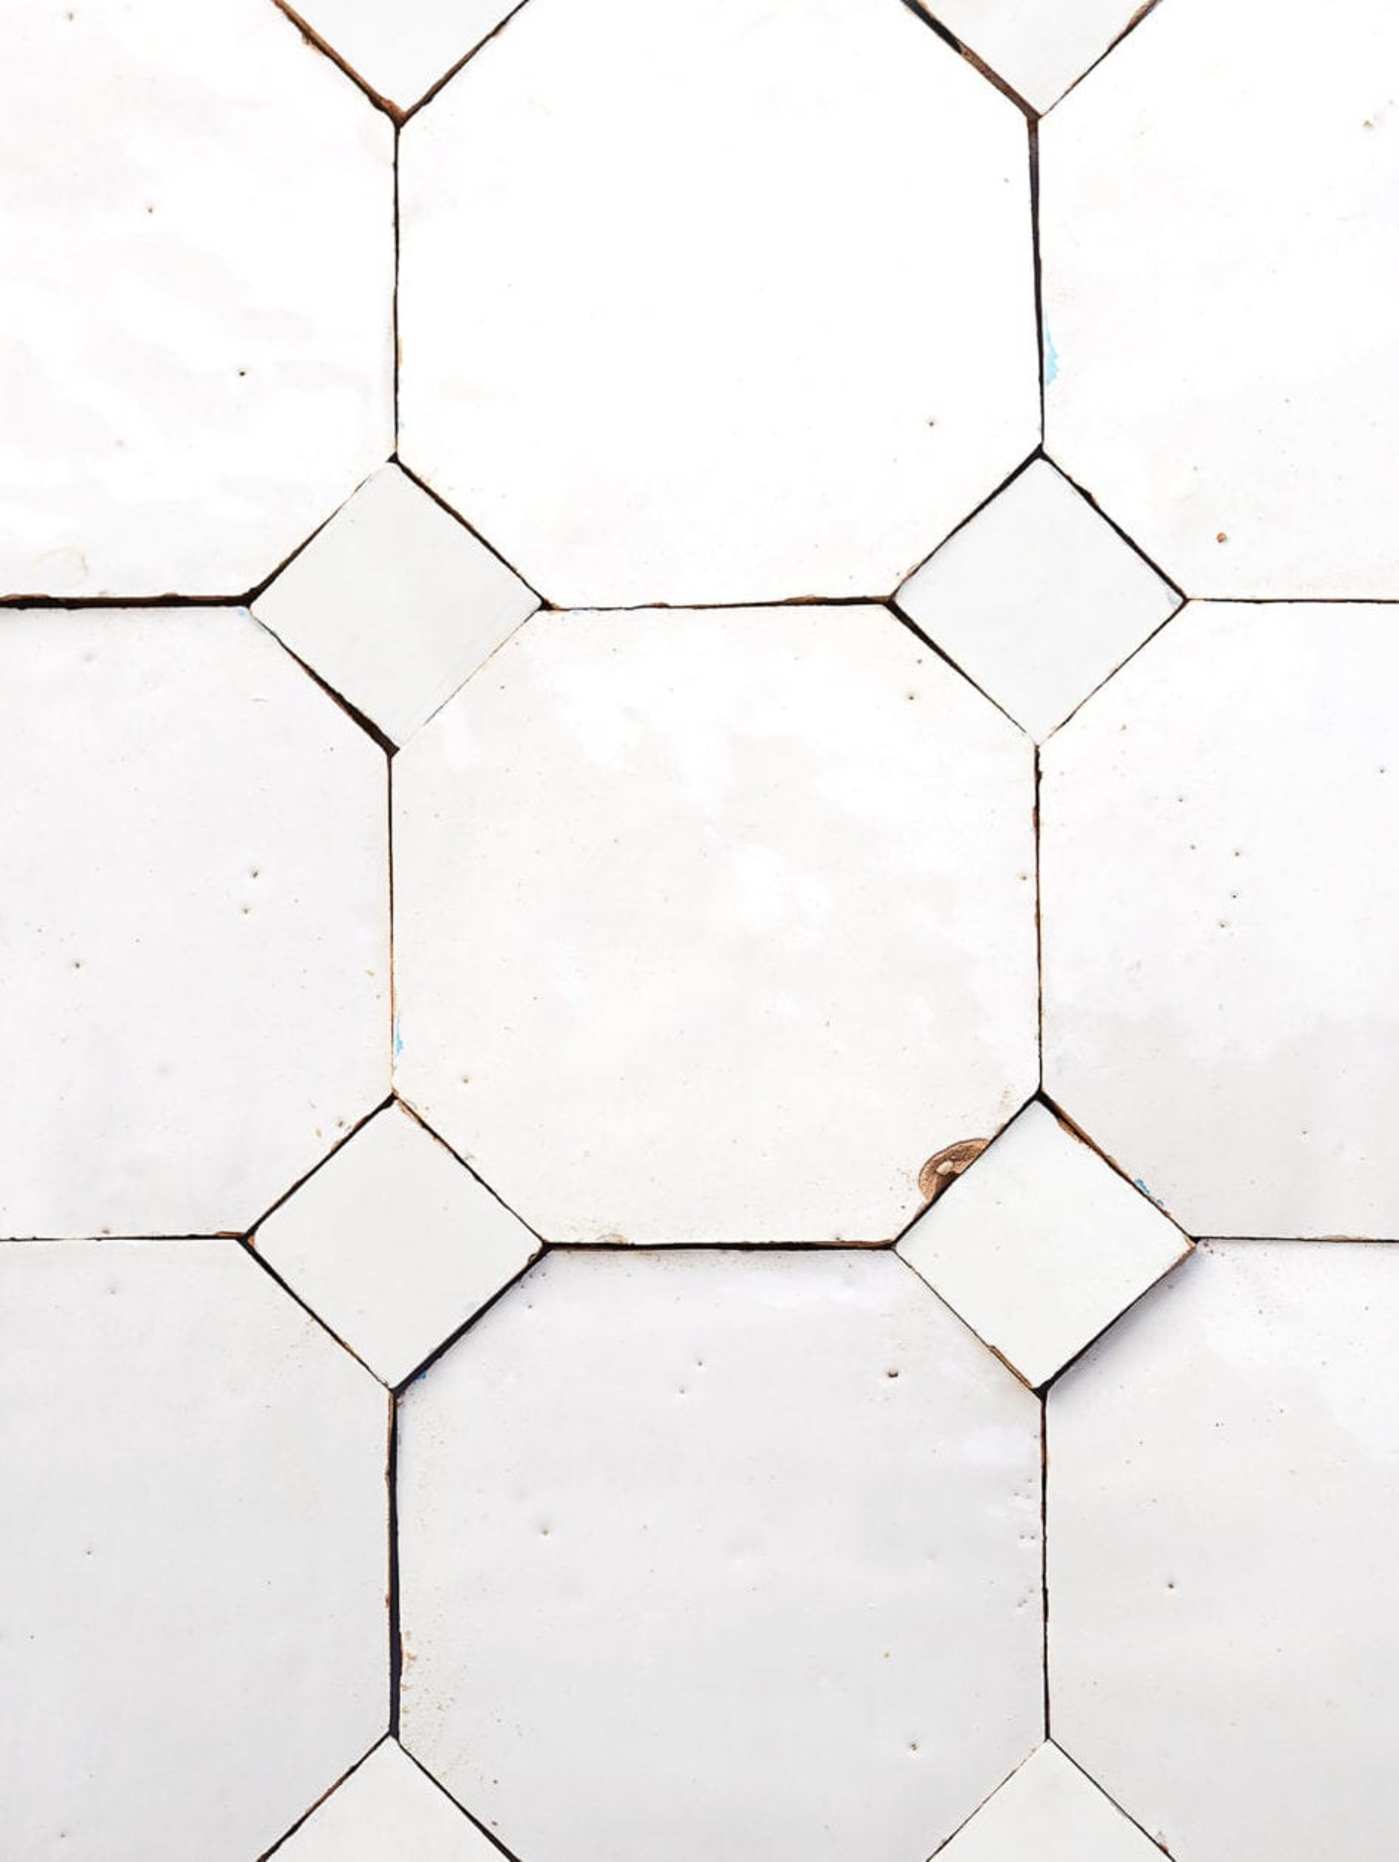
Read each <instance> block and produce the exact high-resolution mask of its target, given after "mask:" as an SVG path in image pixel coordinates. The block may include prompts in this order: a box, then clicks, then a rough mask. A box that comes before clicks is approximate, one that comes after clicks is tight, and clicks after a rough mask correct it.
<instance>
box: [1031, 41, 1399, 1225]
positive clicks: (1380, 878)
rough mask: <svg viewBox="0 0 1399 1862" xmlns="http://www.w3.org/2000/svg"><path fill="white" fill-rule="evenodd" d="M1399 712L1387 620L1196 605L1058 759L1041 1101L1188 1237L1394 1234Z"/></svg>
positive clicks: (1316, 607) (1052, 774) (1046, 906)
mask: <svg viewBox="0 0 1399 1862" xmlns="http://www.w3.org/2000/svg"><path fill="white" fill-rule="evenodd" d="M1153 17H1154V15H1153ZM1396 689H1399V627H1396V610H1395V609H1394V608H1392V607H1388V606H1373V607H1372V606H1367V605H1365V604H1362V603H1349V604H1336V605H1327V604H1322V603H1314V604H1307V603H1298V604H1286V603H1280V602H1279V603H1272V604H1268V605H1263V606H1255V605H1250V604H1239V605H1234V604H1231V603H1209V604H1204V603H1201V604H1198V605H1195V606H1192V607H1189V608H1187V609H1186V610H1185V611H1184V612H1183V613H1182V614H1180V615H1178V616H1177V617H1176V618H1175V620H1173V621H1172V622H1171V623H1170V625H1169V626H1168V627H1166V628H1165V629H1163V631H1162V632H1161V634H1160V635H1159V636H1158V637H1157V638H1156V639H1155V640H1153V641H1152V642H1151V643H1150V644H1149V645H1148V646H1147V647H1146V648H1145V649H1144V651H1143V652H1141V653H1140V654H1139V655H1138V656H1137V658H1136V659H1134V660H1133V661H1132V662H1131V664H1130V665H1128V666H1125V667H1124V668H1123V669H1122V671H1121V672H1120V673H1119V674H1118V675H1117V677H1116V678H1114V679H1112V680H1110V681H1109V683H1108V684H1107V685H1106V686H1104V687H1103V689H1102V691H1100V692H1098V693H1097V694H1096V695H1095V696H1094V697H1093V698H1092V699H1091V700H1090V701H1089V703H1088V704H1086V705H1085V706H1084V707H1083V709H1082V710H1081V711H1080V712H1079V713H1078V714H1077V716H1075V717H1074V718H1073V719H1072V720H1071V721H1070V723H1069V724H1068V725H1066V726H1065V728H1064V729H1063V730H1062V731H1059V732H1056V734H1055V735H1054V736H1053V737H1052V738H1051V739H1050V741H1049V743H1048V744H1047V745H1046V746H1045V750H1044V756H1043V780H1042V784H1041V792H1040V812H1041V825H1042V839H1041V862H1040V864H1041V887H1042V892H1041V907H1042V920H1043V932H1044V1083H1045V1090H1046V1091H1047V1092H1048V1093H1049V1094H1050V1095H1051V1097H1052V1098H1053V1099H1054V1100H1055V1101H1056V1102H1057V1103H1059V1104H1060V1105H1062V1106H1063V1107H1064V1108H1065V1110H1066V1111H1068V1113H1069V1114H1070V1115H1071V1117H1073V1118H1074V1119H1075V1120H1077V1121H1078V1123H1079V1124H1081V1125H1082V1126H1083V1129H1084V1130H1085V1131H1087V1132H1090V1133H1091V1134H1092V1136H1093V1139H1094V1142H1095V1143H1098V1144H1101V1145H1102V1147H1103V1149H1104V1150H1105V1151H1106V1152H1107V1153H1108V1154H1109V1156H1111V1157H1114V1158H1116V1159H1117V1160H1118V1162H1119V1163H1120V1164H1121V1165H1122V1166H1123V1168H1124V1169H1125V1170H1127V1171H1128V1172H1129V1174H1130V1175H1132V1176H1133V1177H1140V1178H1142V1179H1143V1180H1144V1182H1145V1183H1146V1184H1147V1186H1148V1188H1149V1191H1150V1194H1151V1195H1152V1196H1153V1197H1156V1198H1158V1199H1159V1200H1160V1201H1161V1202H1162V1203H1164V1205H1165V1206H1166V1208H1168V1209H1169V1210H1170V1211H1171V1213H1172V1215H1174V1216H1175V1217H1176V1218H1177V1219H1178V1220H1179V1221H1180V1223H1181V1225H1182V1226H1183V1227H1184V1228H1186V1229H1187V1230H1188V1231H1189V1232H1190V1233H1191V1234H1193V1235H1359V1236H1365V1235H1385V1236H1394V1235H1399V1172H1396V1170H1395V1166H1394V1133H1395V1130H1396V1128H1399V1068H1396V1065H1395V1053H1396V1043H1397V1042H1399V1007H1397V1006H1396V1005H1397V1004H1399V939H1396V936H1395V929H1394V927H1395V922H1396V919H1397V918H1399V865H1397V864H1396V862H1395V860H1394V859H1393V858H1392V857H1391V849H1392V848H1394V847H1395V846H1396V844H1399V747H1396V733H1395V720H1394V696H1393V695H1394V692H1395V690H1396Z"/></svg>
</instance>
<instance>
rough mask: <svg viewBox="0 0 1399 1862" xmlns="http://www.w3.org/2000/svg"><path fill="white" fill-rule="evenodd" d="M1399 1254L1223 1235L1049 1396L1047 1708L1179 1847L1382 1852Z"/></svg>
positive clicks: (1111, 1788) (1388, 1802)
mask: <svg viewBox="0 0 1399 1862" xmlns="http://www.w3.org/2000/svg"><path fill="white" fill-rule="evenodd" d="M1396 1355H1399V1253H1396V1252H1395V1251H1394V1250H1393V1249H1392V1248H1390V1247H1385V1246H1374V1245H1372V1246H1369V1247H1364V1246H1356V1245H1345V1244H1333V1245H1326V1244H1319V1243H1308V1242H1233V1243H1226V1244H1222V1245H1221V1244H1216V1243H1207V1244H1206V1245H1205V1246H1204V1247H1202V1248H1201V1249H1199V1250H1198V1251H1197V1253H1196V1255H1195V1258H1194V1259H1193V1260H1192V1261H1191V1262H1189V1263H1188V1264H1187V1265H1186V1266H1185V1267H1184V1268H1183V1269H1182V1270H1181V1272H1180V1273H1178V1274H1174V1275H1172V1277H1171V1278H1170V1279H1169V1280H1167V1281H1166V1282H1165V1283H1164V1285H1163V1286H1162V1287H1161V1288H1160V1289H1159V1290H1158V1291H1157V1292H1155V1293H1153V1294H1152V1295H1151V1296H1150V1297H1149V1298H1148V1299H1147V1300H1144V1301H1143V1302H1142V1304H1141V1305H1140V1306H1139V1307H1138V1308H1137V1309H1136V1311H1135V1312H1133V1313H1131V1314H1129V1316H1128V1317H1127V1318H1126V1319H1125V1320H1124V1321H1123V1322H1122V1324H1121V1325H1120V1326H1118V1327H1116V1328H1115V1329H1114V1330H1113V1331H1112V1332H1110V1333H1109V1334H1108V1336H1107V1338H1106V1339H1104V1340H1103V1342H1102V1343H1101V1344H1100V1345H1098V1346H1097V1347H1095V1348H1094V1350H1093V1351H1092V1352H1090V1353H1089V1355H1088V1356H1087V1357H1086V1358H1085V1359H1084V1360H1083V1361H1082V1362H1081V1363H1080V1364H1077V1365H1075V1366H1074V1368H1073V1369H1072V1370H1071V1371H1070V1372H1069V1373H1068V1375H1067V1376H1066V1377H1065V1378H1064V1379H1063V1380H1062V1381H1061V1382H1060V1383H1058V1384H1056V1385H1055V1387H1054V1389H1053V1390H1052V1391H1051V1393H1050V1397H1049V1515H1048V1542H1049V1634H1050V1650H1049V1657H1050V1666H1049V1673H1050V1685H1051V1699H1050V1723H1051V1725H1052V1727H1053V1729H1054V1736H1055V1738H1056V1739H1057V1740H1059V1741H1061V1742H1062V1744H1063V1746H1064V1748H1065V1750H1066V1751H1068V1752H1070V1753H1072V1755H1073V1756H1074V1757H1075V1758H1076V1759H1078V1760H1079V1761H1080V1762H1081V1763H1082V1764H1083V1765H1084V1766H1085V1767H1086V1768H1087V1769H1088V1771H1089V1772H1090V1773H1091V1774H1092V1775H1093V1776H1094V1777H1095V1778H1096V1779H1097V1780H1098V1781H1099V1782H1100V1783H1101V1784H1102V1786H1103V1788H1104V1790H1106V1791H1108V1792H1110V1793H1111V1795H1112V1796H1113V1797H1114V1798H1115V1799H1116V1800H1117V1801H1118V1802H1119V1803H1121V1804H1123V1805H1125V1806H1126V1807H1127V1808H1129V1809H1130V1810H1131V1812H1132V1815H1133V1816H1134V1817H1136V1818H1137V1819H1138V1820H1139V1821H1140V1822H1141V1823H1142V1825H1143V1827H1144V1828H1146V1829H1147V1830H1148V1831H1149V1832H1150V1833H1151V1835H1152V1836H1153V1837H1155V1838H1157V1839H1158V1840H1160V1841H1161V1842H1163V1843H1165V1844H1167V1845H1168V1846H1169V1849H1170V1853H1171V1854H1172V1855H1174V1856H1179V1857H1184V1858H1188V1859H1189V1862H1239V1858H1241V1857H1244V1856H1249V1857H1253V1856H1266V1857H1268V1858H1269V1859H1270V1862H1315V1859H1316V1858H1317V1857H1318V1856H1335V1857H1338V1858H1339V1857H1342V1856H1344V1857H1345V1859H1346V1862H1388V1859H1389V1858H1390V1857H1392V1856H1393V1855H1394V1854H1395V1851H1396V1848H1399V1804H1396V1800H1395V1796H1394V1793H1393V1792H1392V1791H1390V1790H1389V1789H1388V1788H1387V1785H1386V1784H1385V1783H1384V1781H1385V1780H1386V1779H1387V1778H1388V1776H1389V1773H1390V1771H1391V1769H1392V1763H1393V1747H1394V1726H1395V1723H1396V1719H1397V1718H1399V1625H1396V1619H1395V1612H1394V1569H1393V1567H1394V1558H1393V1542H1394V1518H1395V1512H1396V1508H1399V1419H1397V1418H1396V1412H1395V1403H1394V1363H1395V1358H1396Z"/></svg>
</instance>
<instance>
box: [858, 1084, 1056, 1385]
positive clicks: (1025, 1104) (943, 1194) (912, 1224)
mask: <svg viewBox="0 0 1399 1862" xmlns="http://www.w3.org/2000/svg"><path fill="white" fill-rule="evenodd" d="M1039 1096H1040V1095H1039V1090H1038V1088H1036V1090H1035V1091H1034V1092H1032V1093H1031V1094H1030V1095H1029V1097H1028V1098H1026V1099H1024V1100H1022V1101H1021V1103H1020V1104H1019V1105H1018V1106H1017V1107H1016V1108H1015V1110H1014V1112H1012V1113H1011V1115H1010V1117H1009V1118H1007V1119H1005V1120H1003V1121H1002V1123H1001V1124H999V1125H998V1126H997V1127H996V1129H995V1131H993V1132H992V1134H991V1136H990V1137H989V1138H988V1139H987V1140H986V1143H985V1146H984V1147H983V1148H982V1150H980V1151H979V1152H978V1153H977V1155H976V1156H975V1157H974V1158H973V1159H972V1161H971V1163H969V1164H968V1165H967V1166H966V1168H965V1169H964V1170H959V1171H958V1172H957V1174H956V1176H954V1177H952V1178H951V1179H950V1180H949V1181H948V1183H947V1185H946V1187H945V1188H944V1189H941V1190H939V1191H938V1193H937V1195H936V1196H935V1197H934V1199H933V1202H937V1203H941V1202H943V1201H945V1200H946V1198H947V1197H949V1196H954V1195H955V1194H956V1192H957V1185H958V1184H959V1183H960V1182H961V1181H962V1179H963V1177H965V1176H966V1175H968V1173H969V1172H970V1171H973V1170H975V1168H976V1166H977V1165H978V1164H979V1163H980V1162H981V1160H982V1158H983V1157H985V1155H986V1153H987V1151H989V1150H990V1149H991V1147H992V1145H993V1144H995V1142H996V1140H997V1139H998V1138H999V1137H1001V1135H1002V1134H1003V1133H1004V1132H1007V1131H1009V1130H1010V1128H1011V1126H1012V1125H1013V1124H1014V1123H1015V1121H1016V1120H1017V1119H1018V1118H1019V1117H1020V1115H1021V1113H1022V1112H1024V1111H1026V1110H1027V1109H1028V1108H1029V1107H1030V1106H1032V1105H1034V1103H1035V1101H1036V1100H1037V1099H1038V1098H1039ZM932 1207H933V1203H932V1202H929V1203H924V1205H923V1207H922V1208H921V1209H920V1210H919V1211H918V1213H917V1214H916V1215H915V1216H913V1217H911V1218H910V1220H909V1221H908V1222H906V1223H905V1224H904V1226H903V1227H902V1228H901V1229H900V1230H899V1232H898V1234H897V1235H895V1237H894V1239H893V1242H892V1243H891V1246H893V1247H895V1248H897V1247H898V1245H899V1243H900V1242H901V1241H903V1239H904V1238H905V1236H906V1235H908V1234H909V1232H910V1231H911V1230H912V1229H914V1228H916V1227H917V1226H918V1224H919V1223H920V1222H921V1221H922V1220H923V1217H924V1216H925V1215H927V1213H928V1211H929V1210H930V1209H931V1208H932ZM919 1278H920V1279H921V1278H922V1276H921V1275H920V1276H919ZM989 1349H990V1347H989V1346H988V1350H989Z"/></svg>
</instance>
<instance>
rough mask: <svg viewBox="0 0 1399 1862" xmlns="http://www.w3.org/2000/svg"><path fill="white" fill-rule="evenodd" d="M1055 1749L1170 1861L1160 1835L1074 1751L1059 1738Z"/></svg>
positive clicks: (1055, 1743)
mask: <svg viewBox="0 0 1399 1862" xmlns="http://www.w3.org/2000/svg"><path fill="white" fill-rule="evenodd" d="M1054 1749H1055V1751H1056V1752H1060V1753H1063V1756H1064V1757H1065V1758H1066V1759H1067V1760H1068V1761H1069V1763H1070V1765H1072V1766H1073V1768H1074V1770H1075V1771H1076V1772H1078V1773H1079V1774H1080V1775H1081V1776H1082V1777H1084V1778H1086V1779H1087V1780H1088V1782H1089V1784H1091V1785H1092V1787H1093V1789H1094V1790H1095V1791H1096V1792H1098V1794H1099V1795H1100V1796H1101V1797H1105V1798H1106V1799H1107V1801H1108V1802H1109V1803H1110V1804H1111V1805H1112V1807H1113V1809H1114V1810H1115V1811H1117V1812H1118V1814H1119V1815H1120V1816H1123V1817H1125V1818H1126V1819H1127V1821H1128V1822H1129V1823H1130V1824H1131V1825H1132V1827H1133V1829H1136V1830H1140V1831H1141V1833H1142V1835H1143V1836H1144V1837H1145V1838H1146V1840H1147V1841H1148V1842H1149V1843H1150V1844H1151V1846H1152V1848H1153V1849H1159V1850H1160V1852H1161V1854H1162V1855H1163V1856H1165V1857H1167V1859H1168V1862H1170V1855H1171V1852H1170V1850H1169V1849H1168V1848H1167V1847H1166V1845H1165V1843H1163V1842H1162V1841H1161V1839H1160V1837H1159V1836H1153V1835H1152V1834H1151V1831H1150V1830H1149V1829H1148V1828H1147V1827H1146V1825H1145V1824H1144V1823H1138V1822H1137V1819H1136V1818H1135V1817H1134V1816H1133V1815H1132V1813H1131V1811H1130V1810H1125V1809H1124V1808H1123V1806H1122V1805H1121V1804H1120V1803H1119V1802H1118V1801H1117V1799H1116V1798H1115V1797H1114V1796H1113V1795H1112V1793H1111V1791H1106V1790H1104V1789H1103V1786H1102V1785H1101V1784H1100V1783H1099V1782H1098V1780H1097V1779H1096V1778H1095V1777H1094V1776H1093V1774H1092V1772H1091V1771H1089V1770H1088V1769H1087V1767H1086V1766H1083V1765H1080V1764H1079V1762H1078V1760H1077V1759H1076V1758H1075V1757H1074V1755H1073V1753H1072V1752H1067V1751H1065V1750H1064V1747H1063V1746H1061V1745H1060V1744H1059V1741H1058V1740H1057V1739H1056V1740H1055V1741H1054Z"/></svg>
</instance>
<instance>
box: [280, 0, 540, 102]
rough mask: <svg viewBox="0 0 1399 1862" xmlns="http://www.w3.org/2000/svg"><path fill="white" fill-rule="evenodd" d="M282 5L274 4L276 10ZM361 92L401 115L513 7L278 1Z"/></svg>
mask: <svg viewBox="0 0 1399 1862" xmlns="http://www.w3.org/2000/svg"><path fill="white" fill-rule="evenodd" d="M282 3H283V0H278V4H279V5H280V4H282ZM285 4H286V6H287V9H288V10H289V11H291V12H293V13H295V15H296V16H297V18H299V19H301V20H304V21H305V23H306V24H307V25H308V26H309V27H310V28H311V30H312V31H313V32H314V33H315V34H316V35H317V36H318V37H319V38H320V39H321V40H322V41H323V42H324V44H325V45H327V46H328V47H329V48H330V50H331V51H332V52H333V53H334V54H335V56H336V57H337V58H339V59H341V60H343V62H344V64H345V65H346V66H347V68H348V69H349V70H350V71H352V72H353V73H354V75H355V76H356V77H357V78H358V79H359V81H360V82H361V83H362V84H363V85H364V86H365V88H366V89H367V90H369V91H371V92H372V93H373V94H374V95H375V96H376V97H378V98H380V99H382V100H383V102H385V103H386V104H388V105H389V107H390V108H391V109H392V110H393V111H394V112H395V113H397V114H399V115H402V114H403V113H404V112H405V111H408V110H411V109H412V108H413V107H414V105H416V104H417V103H419V102H420V101H421V99H422V98H423V96H424V95H425V94H426V93H427V92H428V91H430V90H431V89H432V87H433V86H434V85H435V84H439V83H441V81H442V79H443V78H445V77H446V76H447V74H448V73H449V72H450V71H451V70H452V69H453V68H454V67H455V66H456V65H459V64H460V63H461V62H462V60H463V59H464V58H467V57H469V56H470V54H471V53H472V52H474V51H475V50H476V48H477V46H479V45H480V43H481V41H482V40H483V39H485V38H487V37H488V36H489V35H490V34H491V33H492V32H494V31H495V29H496V27H497V26H499V25H500V23H501V21H502V20H504V19H505V18H506V17H507V16H508V15H509V14H510V13H511V12H512V11H513V10H514V9H515V7H517V6H518V5H519V4H520V0H452V4H451V5H450V6H447V5H443V0H395V3H394V5H393V6H392V7H385V6H382V5H380V4H379V0H285Z"/></svg>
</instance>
